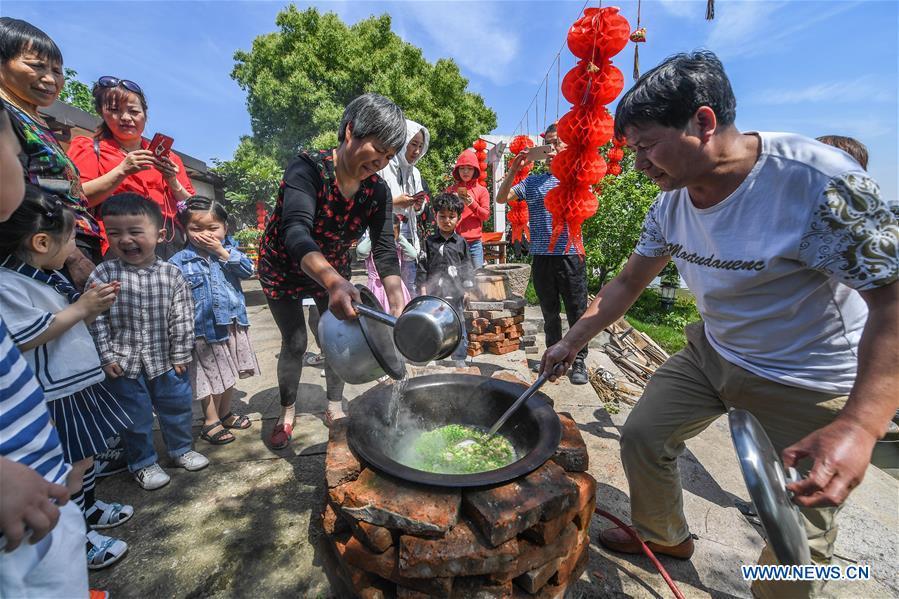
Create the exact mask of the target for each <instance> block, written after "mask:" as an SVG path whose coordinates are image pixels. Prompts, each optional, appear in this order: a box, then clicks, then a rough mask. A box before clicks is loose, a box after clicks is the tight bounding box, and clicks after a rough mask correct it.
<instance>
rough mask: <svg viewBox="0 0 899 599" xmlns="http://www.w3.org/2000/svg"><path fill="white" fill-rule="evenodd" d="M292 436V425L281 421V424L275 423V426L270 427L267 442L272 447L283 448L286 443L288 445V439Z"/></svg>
mask: <svg viewBox="0 0 899 599" xmlns="http://www.w3.org/2000/svg"><path fill="white" fill-rule="evenodd" d="M292 437H293V425H292V424H287V423H286V422H282V423H281V424H276V425H275V428H273V429H272V435H271V437H269V443H270V444H271V446H272V449H284V448H285V447H287V446H288V445H290V440H291V438H292Z"/></svg>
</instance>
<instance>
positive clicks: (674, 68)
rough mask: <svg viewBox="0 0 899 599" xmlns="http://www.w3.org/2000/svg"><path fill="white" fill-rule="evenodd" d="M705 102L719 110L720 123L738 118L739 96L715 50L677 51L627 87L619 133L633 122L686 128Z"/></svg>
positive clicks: (617, 120) (618, 112) (619, 116)
mask: <svg viewBox="0 0 899 599" xmlns="http://www.w3.org/2000/svg"><path fill="white" fill-rule="evenodd" d="M701 106H708V107H709V108H711V109H712V110H713V111H715V116H716V117H717V119H718V125H719V126H722V127H726V126H728V125H731V124H733V122H734V120H735V119H736V118H737V99H736V98H735V97H734V91H733V89H732V88H731V86H730V80H729V79H728V78H727V74H725V72H724V65H722V64H721V61H720V60H718V57H717V56H715V54H714V53H712V52H709V51H708V50H699V51H696V52H692V53H689V54H687V53H681V54H675V55H674V56H670V57H668V58H666V59H665V61H664V62H662V64H660V65H659V66H657V67H655V68H654V69H652V70H650V71H647V72H646V73H644V74H643V76H642V77H640V78H639V79H637V82H636V83H635V84H634V86H633V87H632V88H630V89H629V90H627V92H626V93H625V94H624V96H622V97H621V100H620V101H619V102H618V107H617V108H616V109H615V136H616V137H619V138H623V137H625V135H624V130H625V128H627V127H629V126H640V125H661V126H663V127H673V128H675V129H683V128H684V127H685V126H686V125H687V123H688V122H689V121H690V119H691V118H693V115H694V114H696V111H697V110H699V108H700V107H701Z"/></svg>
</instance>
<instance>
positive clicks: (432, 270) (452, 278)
mask: <svg viewBox="0 0 899 599" xmlns="http://www.w3.org/2000/svg"><path fill="white" fill-rule="evenodd" d="M432 203H433V206H434V211H435V212H436V213H437V232H436V233H434V234H433V235H430V236H428V237H427V238H426V239H425V243H424V247H423V248H422V249H423V252H422V256H421V257H420V259H419V263H418V271H417V272H416V275H415V286H416V287H418V292H419V293H421V294H428V295H436V296H437V297H442V298H443V299H445V300H447V301H448V302H449V303H450V304H452V305H453V308H455V309H456V312H458V313H459V319H460V320H461V319H462V318H463V316H462V313H463V310H464V302H465V292H466V290H468V289H471V288H472V287H473V286H474V281H473V279H474V265H473V264H472V261H471V255H470V254H469V252H468V244H467V243H465V240H464V239H463V238H462V236H461V235H459V234H458V233H456V225H457V224H459V215H460V214H462V208H463V204H462V199H461V198H460V197H459V196H457V195H456V194H451V193H441V194H440V195H438V196H437V197H435V198H433V199H432ZM463 322H464V321H463ZM467 353H468V334H467V333H466V332H465V327H464V326H463V327H462V341H461V342H459V346H458V347H457V348H456V350H455V351H454V352H453V355H452V359H453V360H454V361H455V362H456V366H464V365H465V356H466V354H467Z"/></svg>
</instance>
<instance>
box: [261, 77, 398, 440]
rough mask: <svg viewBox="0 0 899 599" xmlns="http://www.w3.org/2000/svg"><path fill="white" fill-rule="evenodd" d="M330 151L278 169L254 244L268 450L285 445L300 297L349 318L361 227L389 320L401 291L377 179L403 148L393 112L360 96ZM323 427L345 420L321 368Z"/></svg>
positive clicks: (301, 337)
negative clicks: (268, 377) (273, 406)
mask: <svg viewBox="0 0 899 599" xmlns="http://www.w3.org/2000/svg"><path fill="white" fill-rule="evenodd" d="M337 138H338V140H339V142H340V145H338V146H337V147H336V148H331V149H327V150H317V151H316V150H309V151H303V152H301V153H300V154H299V155H298V156H297V157H296V158H295V159H294V160H293V161H292V162H291V163H290V164H289V165H288V166H287V170H286V171H285V173H284V179H283V181H282V182H281V188H280V190H279V192H278V199H277V203H276V204H275V209H274V212H273V213H272V215H271V217H270V218H269V221H268V224H267V225H266V228H265V234H264V236H263V239H262V243H261V244H260V246H259V281H260V283H261V284H262V290H263V292H264V293H265V296H266V299H267V301H268V306H269V309H270V310H271V312H272V317H273V318H274V319H275V323H276V324H277V325H278V329H279V330H280V331H281V354H280V356H279V357H278V387H279V392H280V396H281V417H280V418H279V419H278V423H277V424H276V425H275V428H274V430H273V431H272V435H271V439H270V441H271V445H272V447H274V448H276V449H280V448H283V447H286V446H287V445H288V444H289V443H290V440H291V436H292V434H293V426H294V414H295V404H296V395H297V385H298V383H299V379H300V373H301V371H302V368H303V354H304V352H305V351H306V343H307V336H306V323H305V319H304V317H303V303H302V302H303V299H304V298H307V297H310V298H312V299H313V300H314V301H315V304H316V306H317V307H318V310H319V312H321V313H324V312H325V310H330V311H331V312H332V313H333V314H334V316H336V317H337V318H339V319H341V320H343V319H346V318H354V317H355V316H356V312H355V310H354V309H353V306H352V302H354V301H360V298H359V292H358V291H357V290H356V288H355V287H354V286H353V285H352V284H351V283H350V282H349V278H350V252H349V249H350V246H351V245H352V244H353V242H355V241H356V240H358V239H359V238H360V237H361V236H362V233H363V232H364V231H365V230H366V228H367V229H369V231H370V232H371V238H372V255H373V257H374V261H375V265H376V267H377V270H378V273H379V274H380V276H381V281H382V282H383V284H384V289H385V290H386V292H387V299H388V301H389V303H390V311H391V312H392V313H393V314H394V315H399V314H400V311H401V310H402V305H403V292H402V284H401V279H400V271H399V264H398V262H397V257H396V246H395V243H394V238H393V205H392V201H391V194H390V191H389V190H388V188H387V185H386V184H385V183H384V181H383V180H382V179H381V177H379V176H378V174H377V173H378V171H380V170H381V169H383V168H384V167H385V166H386V165H387V163H388V162H390V159H391V158H393V156H394V155H395V154H396V153H397V152H398V151H399V150H400V148H402V146H403V144H404V143H405V141H406V120H405V118H404V117H403V112H402V110H400V108H399V107H398V106H397V105H396V104H394V103H393V102H391V101H390V100H388V99H387V98H385V97H383V96H380V95H378V94H365V95H363V96H359V97H358V98H356V99H355V100H353V101H352V102H350V103H349V104H348V105H347V107H346V109H345V110H344V112H343V118H342V119H341V121H340V128H339V129H338V132H337ZM325 375H326V381H327V395H328V411H327V414H326V421H327V423H328V424H329V425H330V423H331V422H332V421H334V420H336V419H338V418H341V417H343V416H344V415H345V411H344V400H343V381H341V380H340V379H339V377H337V375H336V374H334V372H333V371H332V370H331V369H330V367H329V366H328V365H327V362H326V363H325Z"/></svg>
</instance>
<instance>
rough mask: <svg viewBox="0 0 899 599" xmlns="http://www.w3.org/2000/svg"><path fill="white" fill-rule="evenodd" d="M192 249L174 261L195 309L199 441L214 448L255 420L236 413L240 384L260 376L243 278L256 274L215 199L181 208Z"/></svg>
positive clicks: (193, 373) (198, 199)
mask: <svg viewBox="0 0 899 599" xmlns="http://www.w3.org/2000/svg"><path fill="white" fill-rule="evenodd" d="M178 217H179V218H180V220H181V223H182V224H183V225H184V230H185V231H186V232H187V239H188V244H187V247H186V248H185V249H184V250H182V251H180V252H178V253H177V254H175V255H174V256H172V258H171V260H170V262H172V263H173V264H174V265H175V266H177V267H178V268H179V269H181V272H182V273H183V274H184V278H185V279H187V282H188V283H189V284H190V286H191V290H192V292H193V298H194V307H195V310H196V320H195V324H194V327H195V333H196V344H195V345H194V352H193V360H192V361H191V363H190V378H191V386H192V387H193V390H194V398H195V399H199V400H200V401H201V403H202V404H203V413H204V417H205V421H206V422H205V426H203V428H202V430H201V432H200V438H201V439H203V440H204V441H207V442H208V443H211V444H213V445H224V444H226V443H230V442H232V441H234V435H233V434H232V433H231V431H230V430H229V429H246V428H249V427H250V419H249V418H247V416H245V415H240V416H237V415H235V414H234V413H232V412H231V398H232V395H233V391H234V385H235V383H236V382H237V379H243V378H247V377H250V376H253V375H254V374H259V363H258V362H257V361H256V352H254V351H253V346H252V344H251V343H250V334H249V327H250V322H249V320H247V306H246V302H245V301H244V295H243V290H242V289H241V287H240V280H241V279H248V278H250V277H251V276H252V275H253V263H252V261H250V259H249V258H247V257H246V255H244V254H243V253H242V252H241V251H240V250H238V249H237V247H236V246H235V244H234V241H233V240H232V239H231V238H230V237H228V212H227V211H226V210H225V207H224V206H222V204H220V203H219V202H217V201H216V200H210V199H209V198H206V197H203V196H191V197H190V198H188V199H187V200H186V201H185V202H184V203H183V204H182V205H180V206H179V213H178Z"/></svg>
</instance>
